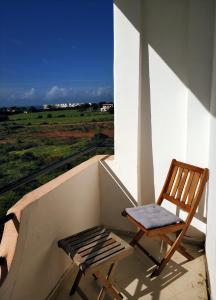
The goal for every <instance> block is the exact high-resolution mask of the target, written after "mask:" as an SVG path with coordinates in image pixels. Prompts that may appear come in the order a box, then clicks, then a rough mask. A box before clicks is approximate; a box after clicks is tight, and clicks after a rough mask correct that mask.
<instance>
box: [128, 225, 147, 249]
mask: <svg viewBox="0 0 216 300" xmlns="http://www.w3.org/2000/svg"><path fill="white" fill-rule="evenodd" d="M143 235H144V232H143V231H142V230H141V229H140V230H139V231H138V232H137V234H136V235H135V236H134V238H133V239H132V241H131V242H130V245H131V246H132V247H133V246H135V245H136V244H137V243H138V242H139V240H140V239H141V237H142V236H143Z"/></svg>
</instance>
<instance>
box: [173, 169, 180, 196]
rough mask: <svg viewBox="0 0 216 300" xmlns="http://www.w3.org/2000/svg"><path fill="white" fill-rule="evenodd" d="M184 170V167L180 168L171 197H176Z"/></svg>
mask: <svg viewBox="0 0 216 300" xmlns="http://www.w3.org/2000/svg"><path fill="white" fill-rule="evenodd" d="M182 172H183V169H182V168H179V171H178V175H177V178H176V181H175V184H174V188H173V190H172V192H171V195H170V196H171V197H175V194H176V192H177V189H178V187H179V183H180V180H181V176H182Z"/></svg>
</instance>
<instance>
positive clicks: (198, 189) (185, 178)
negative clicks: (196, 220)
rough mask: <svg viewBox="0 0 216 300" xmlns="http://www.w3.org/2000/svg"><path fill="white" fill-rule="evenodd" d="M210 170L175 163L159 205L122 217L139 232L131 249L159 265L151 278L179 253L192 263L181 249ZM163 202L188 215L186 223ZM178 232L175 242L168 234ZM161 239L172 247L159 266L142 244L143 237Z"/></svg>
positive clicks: (126, 212)
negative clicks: (164, 206)
mask: <svg viewBox="0 0 216 300" xmlns="http://www.w3.org/2000/svg"><path fill="white" fill-rule="evenodd" d="M208 174H209V171H208V169H202V168H199V167H196V166H193V165H189V164H186V163H182V162H180V161H177V160H175V159H173V160H172V162H171V166H170V169H169V171H168V175H167V178H166V181H165V184H164V186H163V189H162V191H161V194H160V196H159V198H158V200H157V203H156V204H150V205H144V206H138V207H133V208H126V209H125V210H124V211H123V212H122V215H123V216H126V217H127V218H128V220H129V221H130V222H132V223H133V224H134V225H135V226H136V227H137V228H138V229H139V230H138V232H137V234H136V235H135V237H134V238H133V240H132V241H131V243H130V245H131V246H135V245H137V246H138V247H139V248H140V249H141V250H142V251H143V252H144V253H145V254H146V255H148V257H149V258H150V259H152V260H153V262H154V263H155V264H156V265H157V267H156V268H155V270H154V271H153V273H152V275H151V276H152V277H154V276H157V275H159V274H160V273H161V271H162V270H163V268H164V267H165V265H166V264H167V263H168V262H169V260H170V259H171V257H172V255H173V254H174V252H175V251H176V250H177V251H179V252H180V253H181V254H182V255H183V256H185V257H186V258H187V259H188V260H191V259H193V258H192V256H191V255H190V254H188V253H187V252H186V250H185V249H184V248H183V247H182V246H181V245H180V243H181V241H182V239H183V237H184V235H185V233H186V231H187V229H188V227H189V225H190V223H191V221H192V218H193V216H194V214H195V212H196V209H197V207H198V204H199V201H200V199H201V196H202V193H203V190H204V187H205V184H206V182H207V180H208ZM164 200H168V201H170V202H171V203H173V204H175V205H176V206H177V208H179V209H182V210H184V211H186V212H187V213H188V215H187V218H186V220H185V221H183V220H181V219H180V218H179V217H177V216H176V215H174V214H172V213H171V212H169V211H168V210H166V209H165V208H163V207H162V206H161V204H162V202H163V201H164ZM172 232H178V234H177V238H176V240H175V241H173V240H171V239H170V237H168V236H167V235H166V234H168V233H172ZM143 235H145V236H148V237H154V236H159V238H160V239H161V240H163V241H165V242H167V243H168V244H169V245H170V246H171V247H170V249H169V251H168V252H167V253H166V254H165V256H164V258H163V259H162V260H161V262H158V261H157V260H156V259H155V258H154V257H153V256H152V255H151V254H150V253H148V252H147V251H146V250H145V249H144V248H143V247H142V246H141V245H140V244H139V240H140V239H141V238H142V236H143Z"/></svg>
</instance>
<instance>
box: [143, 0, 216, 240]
mask: <svg viewBox="0 0 216 300" xmlns="http://www.w3.org/2000/svg"><path fill="white" fill-rule="evenodd" d="M212 11H213V3H212V1H211V0H210V1H205V2H203V1H193V0H192V1H169V0H167V1H159V0H157V1H150V0H145V1H143V6H142V13H143V14H142V18H143V35H144V38H143V41H144V44H145V47H148V57H149V66H145V68H148V69H149V87H150V103H151V126H152V150H153V151H152V152H153V166H154V183H155V195H156V197H158V195H159V193H160V190H161V188H162V183H163V181H164V179H165V176H166V172H167V170H168V166H169V164H170V161H171V159H172V158H176V159H177V160H182V161H186V162H189V163H192V164H195V165H199V166H203V167H206V166H207V165H208V148H209V103H210V91H211V60H212V36H213V13H212ZM142 101H144V103H146V102H147V101H149V100H148V99H146V98H143V99H142ZM167 207H170V208H171V206H170V205H169V204H167ZM200 207H202V209H199V211H198V214H197V216H196V217H197V218H196V219H194V221H193V223H192V224H193V225H194V226H195V227H196V228H198V229H199V230H200V231H202V232H204V233H205V230H206V224H205V223H206V219H205V209H204V208H205V204H204V203H202V204H201V206H200ZM181 216H182V217H183V216H184V214H181ZM193 234H195V233H193Z"/></svg>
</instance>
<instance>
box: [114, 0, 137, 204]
mask: <svg viewBox="0 0 216 300" xmlns="http://www.w3.org/2000/svg"><path fill="white" fill-rule="evenodd" d="M116 2H117V3H119V4H120V5H121V4H122V3H123V2H124V3H123V4H124V7H125V9H126V10H127V12H129V13H130V14H131V16H132V18H135V20H136V23H137V24H139V2H140V1H138V0H133V1H131V0H124V1H122V0H120V1H118V0H117V1H116ZM138 26H139V25H138ZM139 53H140V34H139V30H137V28H136V27H135V26H133V25H132V24H131V23H130V21H129V20H128V18H127V17H126V16H125V14H124V13H123V12H122V11H121V10H120V9H119V7H118V6H117V5H114V77H115V81H114V103H115V154H116V155H115V160H114V161H113V162H110V166H111V167H112V169H113V170H115V173H116V175H117V176H118V177H119V178H120V180H121V181H122V183H123V184H124V185H125V186H127V189H128V190H129V191H130V193H131V194H132V196H133V197H134V198H135V199H137V193H138V190H137V173H138V170H137V169H138V148H137V147H138V106H139V68H140V58H139Z"/></svg>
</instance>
